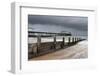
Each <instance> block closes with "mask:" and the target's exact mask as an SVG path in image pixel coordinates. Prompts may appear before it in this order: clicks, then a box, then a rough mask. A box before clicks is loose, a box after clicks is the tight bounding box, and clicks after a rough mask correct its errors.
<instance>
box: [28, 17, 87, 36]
mask: <svg viewBox="0 0 100 76" xmlns="http://www.w3.org/2000/svg"><path fill="white" fill-rule="evenodd" d="M28 24H29V28H32V29H33V30H34V31H46V32H61V31H68V32H72V33H73V34H76V33H77V34H78V35H87V30H88V29H87V28H88V27H87V26H88V18H87V17H80V16H47V15H29V16H28Z"/></svg>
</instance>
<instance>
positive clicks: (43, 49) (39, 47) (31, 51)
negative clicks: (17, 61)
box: [28, 32, 84, 59]
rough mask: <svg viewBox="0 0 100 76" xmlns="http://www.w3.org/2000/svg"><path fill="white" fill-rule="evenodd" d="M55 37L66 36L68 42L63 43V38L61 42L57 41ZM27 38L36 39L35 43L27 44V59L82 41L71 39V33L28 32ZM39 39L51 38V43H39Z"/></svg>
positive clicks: (75, 38) (76, 38)
mask: <svg viewBox="0 0 100 76" xmlns="http://www.w3.org/2000/svg"><path fill="white" fill-rule="evenodd" d="M30 33H32V34H30ZM57 36H68V42H65V40H66V38H65V37H62V41H57V39H56V37H57ZM28 37H36V38H37V43H31V44H28V59H31V58H34V57H37V56H41V55H44V54H47V53H50V52H54V51H58V50H59V49H64V48H66V47H70V46H72V45H75V44H76V43H78V42H79V41H82V40H84V39H81V38H78V37H71V33H47V32H29V35H28ZM41 37H53V42H41Z"/></svg>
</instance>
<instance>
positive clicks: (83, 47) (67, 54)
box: [30, 41, 88, 61]
mask: <svg viewBox="0 0 100 76" xmlns="http://www.w3.org/2000/svg"><path fill="white" fill-rule="evenodd" d="M87 57H88V42H87V41H81V42H79V43H77V44H76V45H74V46H71V47H68V48H65V49H61V50H59V51H56V52H52V53H49V54H46V55H43V56H39V57H35V58H32V59H31V60H56V59H80V58H87ZM31 60H30V61H31Z"/></svg>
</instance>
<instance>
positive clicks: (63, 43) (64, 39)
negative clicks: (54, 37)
mask: <svg viewBox="0 0 100 76" xmlns="http://www.w3.org/2000/svg"><path fill="white" fill-rule="evenodd" d="M64 45H65V38H64V37H63V46H64Z"/></svg>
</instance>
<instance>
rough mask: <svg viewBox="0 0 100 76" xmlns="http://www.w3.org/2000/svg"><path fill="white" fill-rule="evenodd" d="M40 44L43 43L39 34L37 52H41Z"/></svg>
mask: <svg viewBox="0 0 100 76" xmlns="http://www.w3.org/2000/svg"><path fill="white" fill-rule="evenodd" d="M40 44H41V36H40V35H38V36H37V52H39V46H40Z"/></svg>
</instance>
